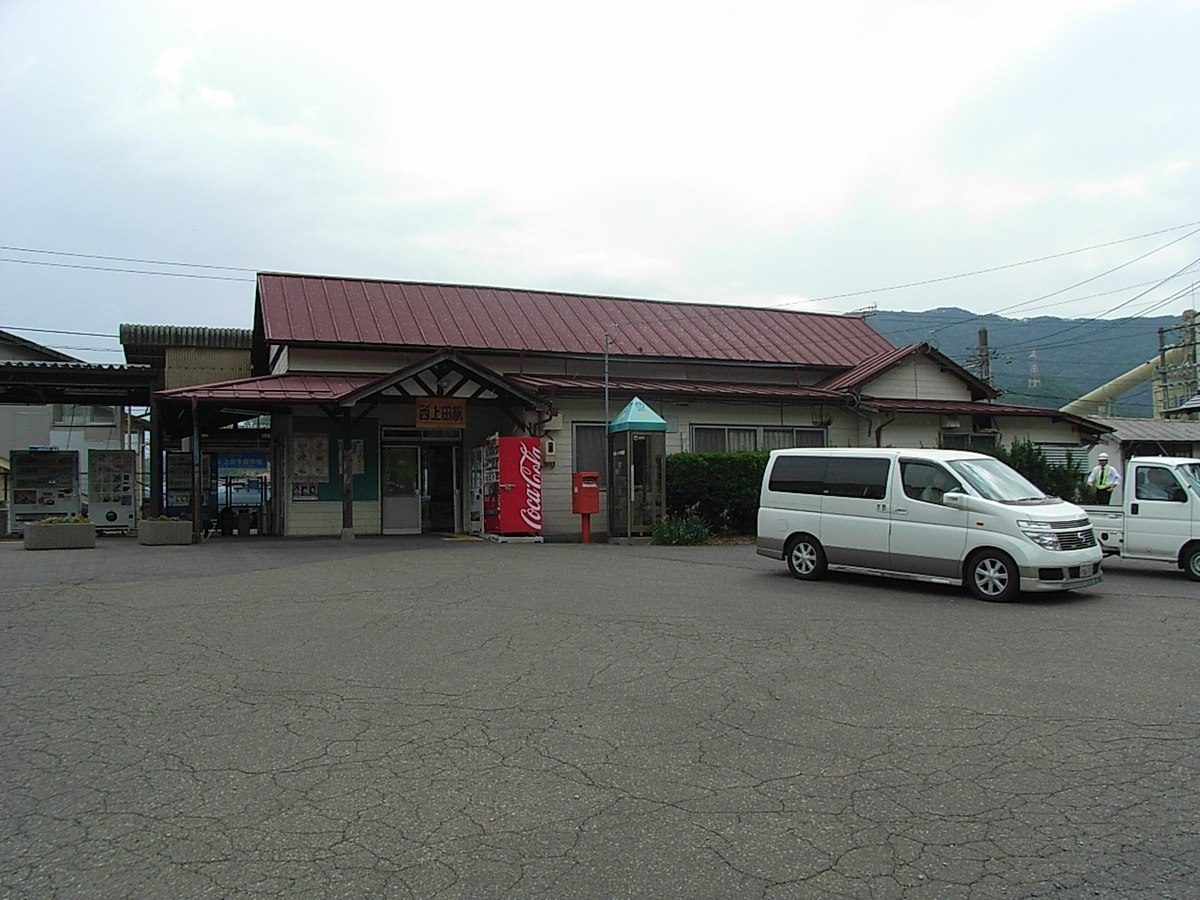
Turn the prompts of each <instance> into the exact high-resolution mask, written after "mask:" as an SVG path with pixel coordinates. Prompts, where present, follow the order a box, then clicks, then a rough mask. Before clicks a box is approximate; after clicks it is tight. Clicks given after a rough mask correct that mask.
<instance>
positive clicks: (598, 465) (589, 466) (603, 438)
mask: <svg viewBox="0 0 1200 900" xmlns="http://www.w3.org/2000/svg"><path fill="white" fill-rule="evenodd" d="M574 456H575V462H574V466H575V467H574V469H573V470H572V471H575V472H599V473H600V487H601V488H602V489H603V488H606V487H608V431H607V429H606V428H605V427H604V426H603V425H581V424H578V423H576V425H575V453H574Z"/></svg>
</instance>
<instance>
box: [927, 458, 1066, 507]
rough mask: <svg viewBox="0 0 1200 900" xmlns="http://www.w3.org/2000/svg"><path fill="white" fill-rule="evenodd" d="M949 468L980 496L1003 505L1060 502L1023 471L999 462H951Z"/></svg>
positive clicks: (976, 460) (975, 460) (971, 460)
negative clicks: (1026, 476) (1030, 479)
mask: <svg viewBox="0 0 1200 900" xmlns="http://www.w3.org/2000/svg"><path fill="white" fill-rule="evenodd" d="M949 466H950V468H952V469H953V470H954V471H955V472H957V473H958V474H959V475H960V476H961V477H962V479H963V481H965V482H966V483H967V484H969V485H970V486H971V487H972V488H973V489H974V490H975V492H976V493H978V494H979V496H981V497H985V498H987V499H988V500H995V501H997V502H999V503H1029V504H1032V503H1046V502H1057V500H1055V499H1054V498H1052V497H1047V496H1046V494H1045V493H1044V492H1043V491H1042V489H1041V488H1039V487H1037V486H1036V485H1034V484H1033V483H1032V482H1030V481H1029V480H1027V479H1026V478H1025V476H1023V475H1021V474H1020V473H1019V472H1016V471H1015V470H1013V469H1011V468H1009V467H1008V466H1006V465H1005V464H1004V463H1002V462H1000V460H998V459H957V460H950V461H949Z"/></svg>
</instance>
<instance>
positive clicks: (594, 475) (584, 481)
mask: <svg viewBox="0 0 1200 900" xmlns="http://www.w3.org/2000/svg"><path fill="white" fill-rule="evenodd" d="M571 512H573V513H576V514H579V515H586V514H591V513H598V512H600V473H599V472H572V473H571Z"/></svg>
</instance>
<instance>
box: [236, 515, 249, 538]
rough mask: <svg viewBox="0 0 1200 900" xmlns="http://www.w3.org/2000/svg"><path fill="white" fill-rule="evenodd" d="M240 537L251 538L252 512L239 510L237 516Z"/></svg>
mask: <svg viewBox="0 0 1200 900" xmlns="http://www.w3.org/2000/svg"><path fill="white" fill-rule="evenodd" d="M237 529H238V537H250V510H248V509H239V510H238V514H237Z"/></svg>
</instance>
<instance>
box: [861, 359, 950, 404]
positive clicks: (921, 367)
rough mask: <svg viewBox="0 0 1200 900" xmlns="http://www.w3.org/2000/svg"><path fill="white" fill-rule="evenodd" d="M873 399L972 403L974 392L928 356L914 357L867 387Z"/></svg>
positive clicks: (864, 391) (865, 387) (865, 392)
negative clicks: (887, 398) (886, 398)
mask: <svg viewBox="0 0 1200 900" xmlns="http://www.w3.org/2000/svg"><path fill="white" fill-rule="evenodd" d="M862 393H864V394H870V395H871V396H872V397H880V398H883V397H889V398H902V399H906V400H970V399H971V391H970V389H969V388H968V387H967V385H966V384H965V383H964V382H963V381H961V380H960V379H959V378H958V377H956V376H954V375H952V374H950V373H949V372H944V371H942V369H941V368H940V367H939V366H938V365H937V364H936V363H935V362H933V361H932V360H930V359H928V358H927V357H924V356H912V357H909V358H908V359H906V360H904V361H903V362H901V363H900V364H898V365H897V366H896V367H895V368H893V369H890V370H888V371H887V372H884V373H883V374H882V375H880V376H879V377H878V378H876V379H875V380H873V381H871V382H868V383H867V384H866V385H864V386H863V390H862Z"/></svg>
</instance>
